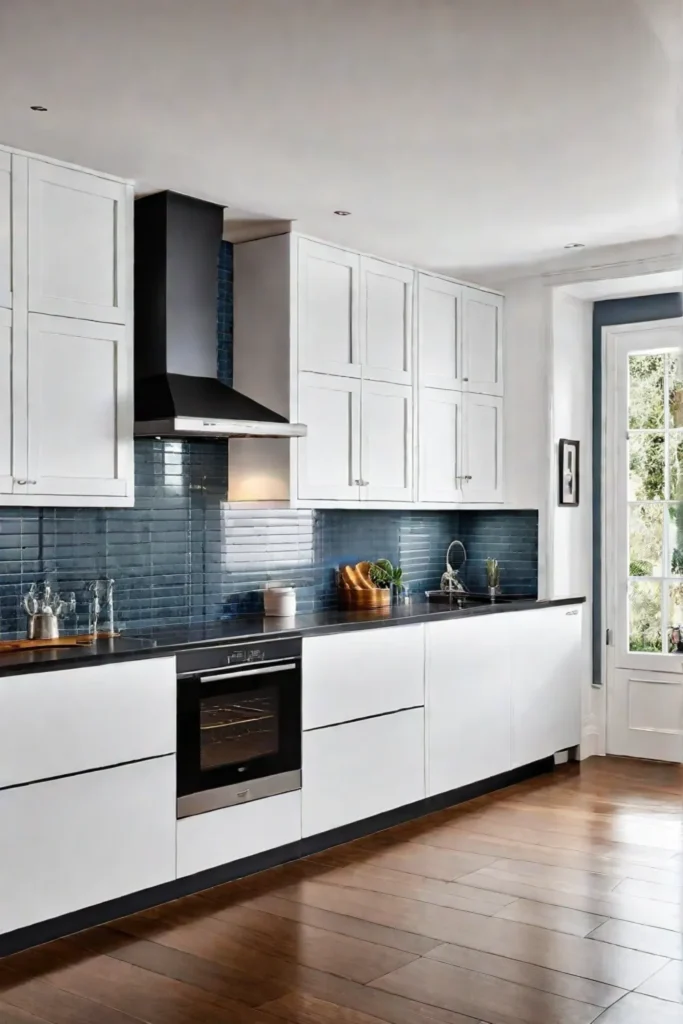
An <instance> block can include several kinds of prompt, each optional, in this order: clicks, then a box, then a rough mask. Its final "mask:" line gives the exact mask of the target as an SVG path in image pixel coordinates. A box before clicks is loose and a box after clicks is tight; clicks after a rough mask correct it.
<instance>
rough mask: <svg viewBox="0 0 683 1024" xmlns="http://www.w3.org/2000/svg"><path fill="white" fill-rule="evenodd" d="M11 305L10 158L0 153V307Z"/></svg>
mask: <svg viewBox="0 0 683 1024" xmlns="http://www.w3.org/2000/svg"><path fill="white" fill-rule="evenodd" d="M11 305H12V157H11V155H10V154H9V153H4V152H0V306H4V307H6V308H9V307H10V306H11Z"/></svg>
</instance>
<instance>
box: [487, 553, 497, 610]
mask: <svg viewBox="0 0 683 1024" xmlns="http://www.w3.org/2000/svg"><path fill="white" fill-rule="evenodd" d="M486 585H487V586H488V588H489V597H490V598H491V600H492V601H495V599H496V595H497V594H499V593H500V566H499V565H498V559H497V558H487V559H486Z"/></svg>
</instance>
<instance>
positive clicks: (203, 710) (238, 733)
mask: <svg viewBox="0 0 683 1024" xmlns="http://www.w3.org/2000/svg"><path fill="white" fill-rule="evenodd" d="M177 665H178V747H177V766H178V808H177V813H178V817H179V818H184V817H187V816H188V815H190V814H201V813H203V812H204V811H212V810H215V809H216V808H219V807H228V806H230V805H231V804H240V803H246V802H248V801H249V800H258V799H260V798H262V797H266V796H274V795H275V794H277V793H287V792H290V791H291V790H296V789H301V640H300V639H298V638H296V639H295V638H286V639H280V640H263V641H258V642H254V643H240V644H219V645H215V646H211V647H199V648H194V649H190V650H185V651H180V652H179V653H178V655H177Z"/></svg>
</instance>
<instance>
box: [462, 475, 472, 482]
mask: <svg viewBox="0 0 683 1024" xmlns="http://www.w3.org/2000/svg"><path fill="white" fill-rule="evenodd" d="M471 479H472V477H471V476H464V477H463V480H464V481H465V483H469V482H470V480H471Z"/></svg>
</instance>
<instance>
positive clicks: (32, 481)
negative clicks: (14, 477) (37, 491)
mask: <svg viewBox="0 0 683 1024" xmlns="http://www.w3.org/2000/svg"><path fill="white" fill-rule="evenodd" d="M26 483H27V484H33V485H34V486H35V484H37V483H38V481H37V480H27V481H26Z"/></svg>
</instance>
